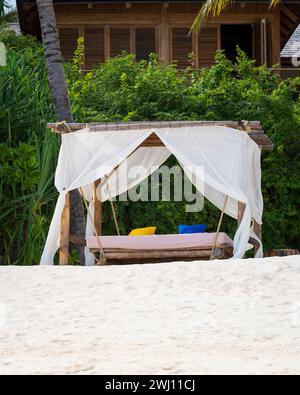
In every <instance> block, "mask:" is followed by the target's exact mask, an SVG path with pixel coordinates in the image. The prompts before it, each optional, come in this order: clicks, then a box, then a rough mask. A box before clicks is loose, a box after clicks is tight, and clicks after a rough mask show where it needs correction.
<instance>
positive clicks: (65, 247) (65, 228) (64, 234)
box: [59, 192, 70, 266]
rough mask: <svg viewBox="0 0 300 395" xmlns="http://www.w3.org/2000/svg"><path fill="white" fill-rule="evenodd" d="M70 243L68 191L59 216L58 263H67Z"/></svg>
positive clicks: (63, 264)
mask: <svg viewBox="0 0 300 395" xmlns="http://www.w3.org/2000/svg"><path fill="white" fill-rule="evenodd" d="M69 244H70V193H69V192H68V193H67V194H66V204H65V207H64V210H63V213H62V216H61V232H60V250H59V264H60V265H61V266H65V265H68V263H69Z"/></svg>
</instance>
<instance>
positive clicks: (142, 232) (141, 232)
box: [129, 226, 156, 236]
mask: <svg viewBox="0 0 300 395" xmlns="http://www.w3.org/2000/svg"><path fill="white" fill-rule="evenodd" d="M155 232H156V227H154V226H150V227H148V228H140V229H133V230H132V231H131V232H130V233H129V236H151V235H154V234H155Z"/></svg>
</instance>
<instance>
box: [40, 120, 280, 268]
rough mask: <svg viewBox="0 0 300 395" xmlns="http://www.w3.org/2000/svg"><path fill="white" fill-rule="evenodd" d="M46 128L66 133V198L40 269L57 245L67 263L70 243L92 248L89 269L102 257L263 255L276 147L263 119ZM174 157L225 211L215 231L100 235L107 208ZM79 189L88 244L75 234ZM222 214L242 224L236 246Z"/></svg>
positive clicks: (61, 179) (60, 171)
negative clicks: (264, 156)
mask: <svg viewBox="0 0 300 395" xmlns="http://www.w3.org/2000/svg"><path fill="white" fill-rule="evenodd" d="M48 126H49V128H51V129H52V130H53V131H55V132H58V133H60V134H61V136H62V145H61V149H60V154H59V159H58V165H57V170H56V176H55V185H56V188H57V189H58V191H59V193H60V194H59V198H58V201H57V205H56V209H55V212H54V216H53V219H52V222H51V225H50V229H49V234H48V237H47V241H46V245H45V248H44V252H43V255H42V258H41V265H51V264H53V260H54V255H55V253H56V251H57V250H58V249H59V248H60V264H62V265H64V264H68V258H69V255H68V254H69V243H70V241H71V242H72V243H76V242H77V243H78V244H80V243H82V244H83V245H86V246H87V248H86V262H87V264H88V265H91V264H94V263H95V259H94V254H95V253H97V252H99V253H100V256H101V258H102V259H100V262H102V263H103V262H106V263H144V262H166V261H176V260H199V259H209V258H229V257H233V258H242V257H244V255H245V252H246V251H247V250H248V249H249V242H250V243H252V244H253V245H255V254H256V256H257V257H261V256H262V253H263V252H262V251H263V250H262V244H261V224H262V213H263V198H262V193H261V166H260V154H261V150H260V148H263V149H272V142H271V141H270V139H268V137H267V136H266V135H265V134H264V132H263V131H262V129H261V125H260V123H259V122H242V123H239V122H231V121H230V122H159V123H158V122H147V123H145V122H144V123H119V124H116V123H92V124H66V123H58V124H49V125H48ZM172 154H173V155H174V156H175V157H176V158H177V160H178V162H179V164H180V165H181V166H182V168H183V170H184V172H185V173H186V175H187V177H188V178H189V179H190V181H191V182H192V183H193V184H194V185H195V187H196V188H197V190H198V191H199V192H200V193H201V194H202V195H204V196H205V197H206V198H207V199H208V200H209V201H210V202H212V203H213V204H214V205H215V206H216V207H218V208H219V209H220V210H221V218H220V222H219V226H218V229H217V230H216V233H214V234H208V233H204V234H195V235H154V236H143V237H130V236H121V235H117V236H102V218H101V205H102V203H103V202H105V201H107V200H112V198H114V197H116V196H118V195H120V194H122V193H124V192H126V191H128V190H130V189H131V188H133V187H134V186H137V185H139V184H140V183H141V182H142V181H143V180H145V179H146V178H147V177H149V175H151V173H152V172H153V171H155V170H156V169H158V168H159V167H160V166H161V165H162V164H163V163H164V162H165V161H166V160H167V159H168V158H169V156H170V155H172ZM135 166H140V169H142V170H141V171H140V172H138V173H136V174H135V176H134V177H132V175H130V169H131V168H134V167H135ZM75 189H79V190H80V192H81V194H82V196H83V198H84V202H85V204H86V207H87V213H88V215H87V232H86V240H85V241H82V240H78V239H77V238H76V237H75V236H73V235H70V201H69V192H70V191H72V190H75ZM96 190H97V191H98V193H96ZM99 190H100V193H99ZM99 196H101V198H99ZM224 214H227V215H229V216H231V217H233V218H235V219H237V220H238V227H237V231H236V234H235V237H234V239H233V241H232V240H231V239H230V238H229V237H228V236H227V235H225V234H223V233H221V232H220V226H221V220H222V218H223V215H224ZM114 219H116V218H115V215H114Z"/></svg>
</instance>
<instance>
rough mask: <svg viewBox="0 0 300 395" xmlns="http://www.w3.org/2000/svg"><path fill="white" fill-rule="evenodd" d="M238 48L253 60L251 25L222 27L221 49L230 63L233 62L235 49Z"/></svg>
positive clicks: (235, 53) (235, 54)
mask: <svg viewBox="0 0 300 395" xmlns="http://www.w3.org/2000/svg"><path fill="white" fill-rule="evenodd" d="M237 46H239V47H240V48H241V49H242V50H243V51H244V52H245V53H246V54H247V55H248V56H249V57H250V58H253V28H252V25H222V26H221V48H222V49H223V50H225V54H226V56H227V57H228V59H230V60H231V61H233V62H235V60H236V56H237V50H236V47H237Z"/></svg>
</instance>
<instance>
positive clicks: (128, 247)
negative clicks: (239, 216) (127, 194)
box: [87, 233, 233, 265]
mask: <svg viewBox="0 0 300 395" xmlns="http://www.w3.org/2000/svg"><path fill="white" fill-rule="evenodd" d="M215 237H216V233H197V234H185V235H179V234H172V235H154V236H101V237H100V240H101V245H102V247H103V249H104V252H105V257H106V259H107V263H108V264H112V265H113V264H134V263H160V262H172V261H175V260H176V261H194V260H209V259H210V258H211V253H212V248H213V245H214V243H215ZM87 247H88V248H89V250H90V251H91V252H93V253H95V254H97V253H99V252H100V249H99V246H98V240H97V237H89V238H87ZM232 254H233V243H232V240H231V239H230V237H229V236H227V234H226V233H219V235H218V240H217V242H216V246H215V248H214V252H213V258H214V259H228V258H231V257H232Z"/></svg>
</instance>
